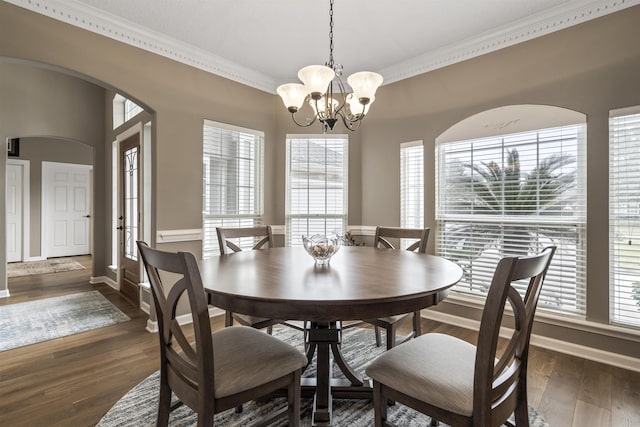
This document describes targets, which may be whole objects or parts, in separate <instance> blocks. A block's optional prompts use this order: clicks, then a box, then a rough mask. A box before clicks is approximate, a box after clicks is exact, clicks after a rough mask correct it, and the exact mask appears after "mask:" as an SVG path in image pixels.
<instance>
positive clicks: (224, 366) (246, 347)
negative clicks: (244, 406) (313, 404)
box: [212, 326, 307, 399]
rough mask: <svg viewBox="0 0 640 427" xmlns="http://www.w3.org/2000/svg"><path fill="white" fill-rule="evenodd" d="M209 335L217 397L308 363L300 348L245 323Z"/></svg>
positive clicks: (241, 389) (258, 383)
mask: <svg viewBox="0 0 640 427" xmlns="http://www.w3.org/2000/svg"><path fill="white" fill-rule="evenodd" d="M212 336H213V347H214V348H215V352H214V354H213V356H214V366H215V377H216V382H215V397H216V399H220V398H223V397H226V396H231V395H233V394H236V393H239V392H241V391H243V390H249V389H252V388H254V387H257V386H259V385H261V384H266V383H269V382H271V381H273V380H275V379H277V378H280V377H282V376H284V375H287V374H288V373H289V372H293V371H296V370H298V369H301V368H302V367H303V366H305V365H306V364H307V358H306V357H305V355H304V354H303V353H302V352H300V351H297V350H295V349H293V348H292V347H291V346H290V345H288V344H286V343H285V342H283V341H280V340H277V339H273V338H272V337H270V336H269V335H267V334H265V333H264V332H260V331H259V330H257V329H254V328H251V327H248V326H234V327H233V328H224V329H222V330H219V331H216V332H214V333H213V335H212Z"/></svg>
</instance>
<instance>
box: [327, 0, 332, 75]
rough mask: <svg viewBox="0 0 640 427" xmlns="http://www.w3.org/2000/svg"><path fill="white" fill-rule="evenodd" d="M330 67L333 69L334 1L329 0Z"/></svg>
mask: <svg viewBox="0 0 640 427" xmlns="http://www.w3.org/2000/svg"><path fill="white" fill-rule="evenodd" d="M327 65H328V66H329V67H331V68H333V0H329V63H328V64H327Z"/></svg>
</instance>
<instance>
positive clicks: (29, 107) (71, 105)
mask: <svg viewBox="0 0 640 427" xmlns="http://www.w3.org/2000/svg"><path fill="white" fill-rule="evenodd" d="M2 4H4V3H2ZM0 6H1V4H0ZM0 16H3V15H0ZM15 137H19V138H21V142H20V159H30V160H32V162H31V163H32V164H31V167H30V169H31V177H30V178H31V179H30V181H31V184H32V185H35V186H37V187H38V190H37V191H32V194H31V196H32V200H31V208H33V209H35V210H39V207H40V199H36V196H37V195H39V186H40V182H41V178H40V172H39V171H40V167H39V163H40V162H41V161H42V160H53V161H65V160H63V159H68V160H66V161H67V162H70V163H72V162H76V161H77V162H78V163H84V162H85V161H88V163H89V164H91V163H93V156H94V153H101V149H102V146H103V144H104V89H102V88H100V87H98V86H96V85H94V84H92V83H89V82H87V81H84V80H80V79H78V78H75V77H72V76H69V75H66V74H62V73H58V72H54V71H50V70H45V69H41V68H36V67H33V66H31V65H26V64H24V63H13V62H9V61H8V60H7V58H2V55H1V54H0V139H1V140H5V138H15ZM60 138H63V139H64V142H61V140H60ZM37 141H39V142H37ZM56 141H57V142H56ZM32 144H36V145H35V146H33V145H32ZM69 147H73V148H69ZM72 152H73V153H74V154H72ZM5 156H6V154H5ZM0 164H1V166H0V171H1V173H0V182H1V186H2V188H4V186H5V183H4V176H5V162H4V161H1V162H0ZM94 174H95V175H94V176H96V177H97V178H96V179H94V187H93V193H94V195H95V194H99V195H101V194H103V193H104V159H103V158H102V156H97V157H96V159H95V165H94ZM0 206H2V209H0V217H1V218H2V220H1V221H2V222H1V223H4V214H5V210H4V197H3V198H1V200H0ZM94 209H96V210H99V211H103V210H104V204H103V203H101V199H99V198H98V199H94ZM39 230H40V223H39V213H38V220H35V217H34V218H33V220H32V221H31V230H30V231H31V233H30V234H31V237H32V241H31V255H32V256H37V255H40V252H39V248H40V242H39V236H40V233H39ZM103 231H104V227H103V224H101V223H99V222H95V221H94V224H93V236H94V238H96V239H98V240H101V239H103V237H101V236H103V235H104V232H103ZM4 232H5V230H4V227H0V236H2V238H1V240H0V241H4ZM36 238H37V239H38V240H37V242H36V240H34V239H36ZM2 247H3V248H4V246H2ZM36 249H37V251H36ZM0 253H1V256H0V259H1V260H2V261H0V277H2V278H3V279H4V277H5V275H4V269H5V267H6V264H5V262H4V260H5V254H4V252H3V251H0ZM102 258H103V251H102V247H96V248H95V252H94V259H95V260H97V261H98V262H97V263H94V271H95V268H96V264H97V266H98V267H100V261H101V259H102ZM3 282H4V280H1V281H0V291H2V290H3V289H6V285H5V284H3Z"/></svg>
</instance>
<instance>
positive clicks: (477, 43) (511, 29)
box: [379, 0, 640, 84]
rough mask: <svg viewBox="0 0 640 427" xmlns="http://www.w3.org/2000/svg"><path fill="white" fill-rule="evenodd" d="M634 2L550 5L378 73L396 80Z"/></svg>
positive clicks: (601, 0)
mask: <svg viewBox="0 0 640 427" xmlns="http://www.w3.org/2000/svg"><path fill="white" fill-rule="evenodd" d="M637 4H640V0H594V1H591V2H586V3H583V4H580V5H575V4H566V5H562V6H558V7H554V8H553V9H550V10H548V11H546V12H543V13H538V14H535V15H532V16H530V17H528V18H526V19H523V20H519V21H517V22H514V23H512V24H509V25H505V26H502V27H498V28H495V29H493V30H491V31H489V32H486V33H483V34H480V35H478V36H474V37H473V38H468V39H466V40H462V41H460V42H457V43H454V44H452V45H449V46H446V47H444V48H442V49H437V50H433V51H430V52H427V53H425V54H423V55H420V56H417V57H415V58H413V59H411V60H408V61H404V62H400V63H398V64H394V65H393V66H391V67H387V68H384V69H382V70H380V71H379V72H380V74H382V75H383V76H384V79H385V84H389V83H393V82H397V81H400V80H404V79H407V78H410V77H414V76H417V75H419V74H423V73H426V72H429V71H433V70H436V69H438V68H443V67H446V66H448V65H452V64H455V63H457V62H462V61H465V60H467V59H471V58H475V57H477V56H481V55H485V54H487V53H491V52H494V51H496V50H499V49H503V48H505V47H509V46H513V45H516V44H518V43H522V42H525V41H527V40H532V39H535V38H537V37H541V36H544V35H547V34H550V33H553V32H555V31H559V30H562V29H565V28H569V27H572V26H574V25H578V24H581V23H583V22H587V21H590V20H592V19H596V18H599V17H602V16H605V15H608V14H610V13H614V12H618V11H620V10H623V9H626V8H628V7H632V6H635V5H637Z"/></svg>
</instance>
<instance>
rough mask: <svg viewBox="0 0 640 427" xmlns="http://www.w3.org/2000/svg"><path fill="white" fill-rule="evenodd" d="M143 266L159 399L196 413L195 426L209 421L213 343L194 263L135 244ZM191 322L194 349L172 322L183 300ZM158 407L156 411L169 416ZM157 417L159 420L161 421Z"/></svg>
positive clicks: (165, 407) (188, 258) (185, 257)
mask: <svg viewBox="0 0 640 427" xmlns="http://www.w3.org/2000/svg"><path fill="white" fill-rule="evenodd" d="M137 243H138V249H139V250H140V255H141V257H142V261H143V263H144V266H145V269H146V271H147V275H148V276H149V282H150V284H151V291H152V293H153V297H154V298H153V300H154V304H155V309H156V316H157V320H158V329H159V339H160V371H161V375H160V376H161V385H160V387H161V390H160V399H161V401H162V399H170V397H171V391H173V392H174V393H175V394H176V396H177V397H178V399H180V401H181V402H182V403H184V404H186V405H187V406H189V407H190V408H192V409H194V410H195V411H197V412H198V419H199V420H208V419H213V413H214V405H213V404H212V403H213V402H207V398H211V396H214V381H215V378H214V361H213V357H211V355H212V354H213V339H212V337H211V324H210V323H209V308H208V305H207V298H206V295H205V291H204V287H203V284H202V279H201V277H200V270H199V268H198V263H197V261H196V259H195V257H194V256H193V254H191V253H188V252H178V253H169V252H162V251H158V250H155V249H152V248H150V247H149V246H147V244H146V243H144V242H141V241H139V242H137ZM185 294H186V296H187V299H188V301H189V306H190V308H191V313H192V316H193V331H194V336H195V345H194V343H192V342H190V341H189V340H188V339H187V337H186V335H185V331H184V330H183V329H182V327H181V325H180V324H179V323H178V321H177V320H176V311H177V306H178V301H179V300H180V298H181V297H182V296H183V295H185ZM165 381H166V383H165ZM168 406H169V405H160V411H162V410H167V411H168V410H169V408H168ZM166 417H168V415H166V416H162V417H161V416H160V414H159V418H158V419H159V420H160V419H166Z"/></svg>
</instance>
